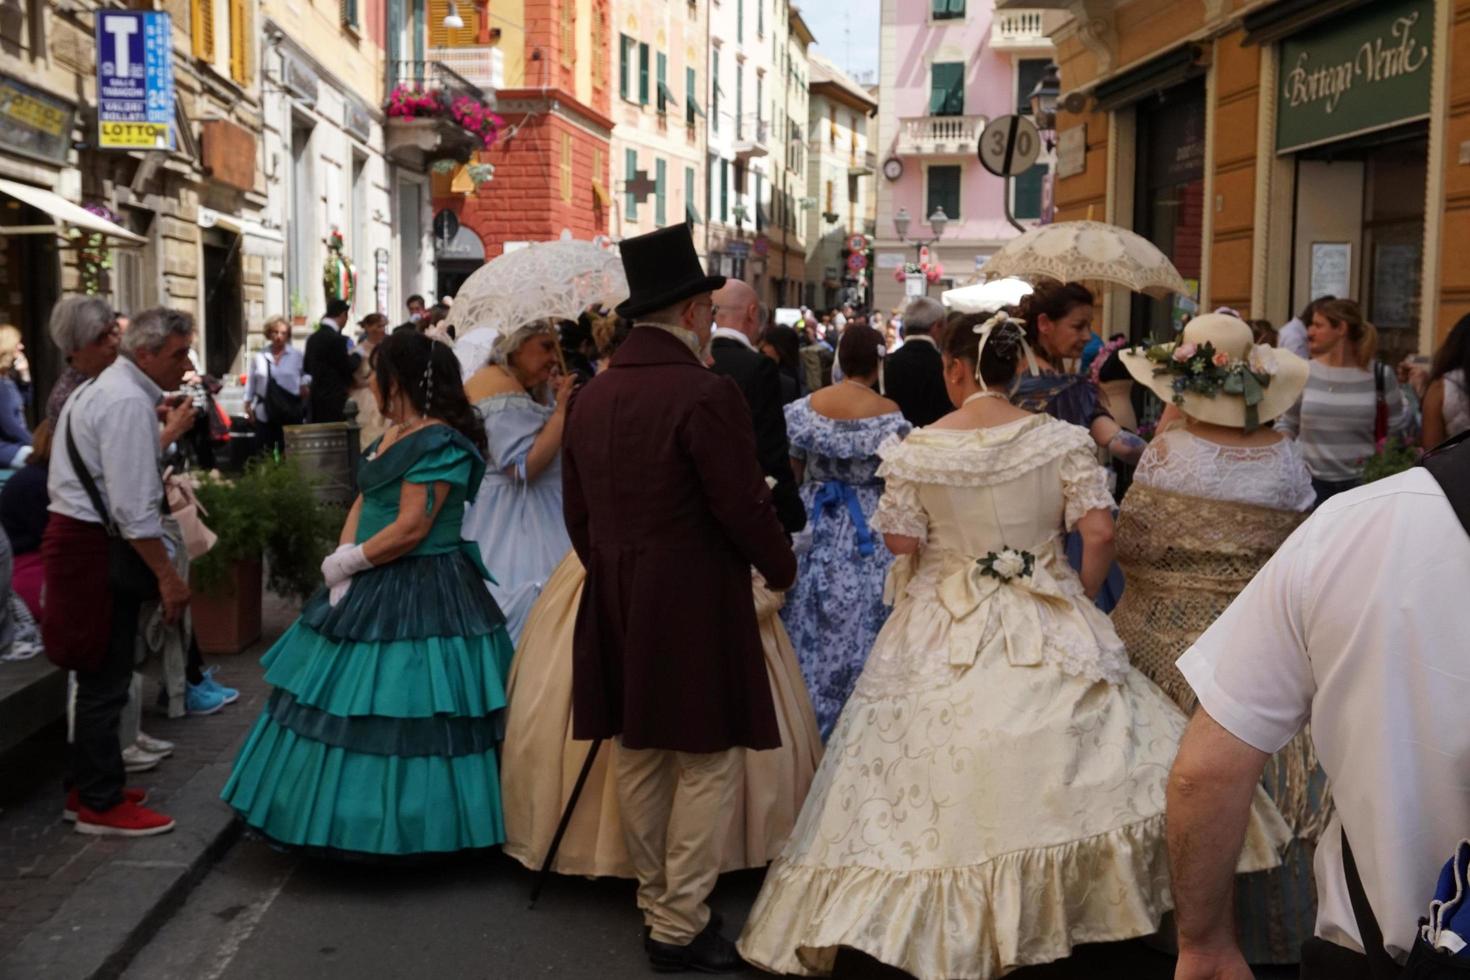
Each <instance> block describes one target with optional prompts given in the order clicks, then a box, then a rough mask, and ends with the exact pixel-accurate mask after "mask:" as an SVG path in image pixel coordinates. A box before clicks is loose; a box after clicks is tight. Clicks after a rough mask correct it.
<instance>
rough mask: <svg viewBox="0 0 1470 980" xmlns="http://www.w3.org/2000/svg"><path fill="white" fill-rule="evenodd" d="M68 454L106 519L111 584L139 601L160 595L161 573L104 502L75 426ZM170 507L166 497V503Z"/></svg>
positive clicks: (116, 591)
mask: <svg viewBox="0 0 1470 980" xmlns="http://www.w3.org/2000/svg"><path fill="white" fill-rule="evenodd" d="M66 454H67V456H68V457H69V458H70V459H71V467H72V469H73V470H75V471H76V474H77V479H78V480H80V481H81V483H82V489H83V490H86V491H87V499H88V500H90V501H91V502H92V507H93V509H94V510H96V511H97V515H98V517H100V518H101V520H102V526H103V528H105V529H106V530H107V585H108V588H110V589H111V590H112V591H113V594H115V595H121V596H124V597H126V598H129V599H134V600H137V601H139V602H148V601H150V600H153V599H157V598H158V597H159V592H158V576H157V575H154V574H153V569H151V568H149V567H148V563H147V562H146V561H144V560H143V556H142V555H140V554H138V549H136V548H134V547H133V546H132V544H130V543H129V542H128V539H127V538H124V537H123V536H122V531H121V530H120V529H119V528H118V526H117V522H115V521H114V520H113V519H112V514H111V513H110V512H109V511H108V510H107V506H106V505H105V504H103V502H102V493H101V491H99V490H98V489H97V481H95V480H93V479H92V474H91V473H90V472H88V470H87V465H86V464H85V463H83V462H82V454H81V453H80V452H78V451H77V442H76V440H75V439H73V438H72V434H71V425H70V424H68V425H67V427H66ZM162 506H164V507H167V506H168V501H167V498H166V497H165V499H164V502H163V505H162Z"/></svg>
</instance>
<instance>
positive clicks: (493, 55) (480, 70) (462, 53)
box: [434, 45, 505, 105]
mask: <svg viewBox="0 0 1470 980" xmlns="http://www.w3.org/2000/svg"><path fill="white" fill-rule="evenodd" d="M434 59H435V60H436V61H437V62H439V64H442V65H444V66H445V67H446V68H448V69H449V70H450V71H452V72H454V73H455V74H456V75H458V76H459V77H460V78H462V79H464V80H465V81H466V82H468V83H469V84H471V85H473V86H474V87H475V88H478V89H479V90H480V91H481V92H483V93H484V95H485V100H486V101H487V102H489V103H490V104H491V105H494V104H495V93H496V92H497V91H499V90H500V89H502V88H505V53H504V52H503V51H501V50H500V48H499V47H498V46H490V45H487V46H485V47H466V48H438V49H436V50H435V51H434Z"/></svg>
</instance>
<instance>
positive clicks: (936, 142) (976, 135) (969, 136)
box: [898, 116, 988, 156]
mask: <svg viewBox="0 0 1470 980" xmlns="http://www.w3.org/2000/svg"><path fill="white" fill-rule="evenodd" d="M987 121H988V119H987V117H985V116H917V117H910V118H908V119H902V120H900V121H899V130H898V152H899V154H900V155H903V156H963V155H966V154H970V153H974V152H975V149H976V147H977V146H978V145H979V141H980V134H981V133H983V132H984V131H985V123H986V122H987Z"/></svg>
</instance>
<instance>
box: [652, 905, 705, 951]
mask: <svg viewBox="0 0 1470 980" xmlns="http://www.w3.org/2000/svg"><path fill="white" fill-rule="evenodd" d="M723 928H725V917H724V916H723V915H721V914H720V913H718V912H716V911H715V910H714V909H710V911H709V922H707V923H706V924H705V927H704V929H705V931H706V932H719V931H720V930H721V929H723ZM662 945H668V944H667V943H664V944H662ZM643 952H645V953H647V954H648V955H650V956H652V955H653V927H652V926H644V927H643Z"/></svg>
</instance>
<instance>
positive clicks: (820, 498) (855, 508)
mask: <svg viewBox="0 0 1470 980" xmlns="http://www.w3.org/2000/svg"><path fill="white" fill-rule="evenodd" d="M912 428H913V427H912V426H911V425H910V424H909V423H908V422H907V421H906V420H905V419H904V417H903V415H901V414H900V413H898V412H892V413H890V414H888V415H878V416H875V417H873V418H866V419H829V418H827V417H826V416H825V415H821V414H819V413H817V412H815V411H813V410H812V407H811V397H810V396H808V397H806V398H802V399H799V400H798V401H794V402H792V403H791V404H790V405H787V406H786V433H787V436H788V438H789V439H790V441H791V456H792V458H793V459H799V460H803V461H804V462H805V464H806V475H805V481H804V482H803V484H802V486H801V500H802V503H804V504H805V505H806V511H807V529H808V530H807V532H806V533H807V534H809V535H810V540H811V544H810V547H808V548H805V549H803V551H802V553H801V554H800V555H799V557H798V571H797V576H796V584H795V585H793V586H792V587H791V591H789V592H787V593H786V604H785V605H784V606H783V607H782V609H781V620H782V622H783V623H784V624H785V626H786V632H787V633H788V634H789V635H790V637H791V644H792V646H794V647H795V648H796V659H797V660H798V661H799V662H800V663H801V673H802V676H803V678H804V679H805V680H806V687H807V692H808V693H809V694H810V695H811V698H812V707H813V708H815V709H816V712H817V725H818V727H819V728H820V730H821V734H822V740H823V741H826V739H827V736H828V735H829V734H830V733H831V731H832V726H834V725H835V724H837V716H838V715H840V714H841V713H842V706H843V705H844V704H846V703H847V697H848V695H849V694H851V693H852V689H853V686H854V685H856V684H857V680H858V675H859V674H861V673H862V670H863V664H864V663H865V662H866V661H867V659H868V651H869V650H870V649H871V648H872V646H873V641H874V639H876V638H877V636H878V630H879V629H881V628H882V627H883V621H884V620H886V619H887V618H888V607H887V606H886V605H884V604H883V580H884V578H885V577H886V576H887V574H888V566H889V565H890V564H892V562H893V554H892V553H891V552H890V551H889V550H888V549H887V548H886V547H885V546H884V544H883V537H882V535H880V534H877V533H876V532H874V531H873V530H872V529H871V528H869V526H868V521H869V520H870V519H871V518H872V516H873V511H874V510H875V509H876V508H877V506H878V498H879V497H881V496H882V495H883V480H882V479H881V478H880V477H879V476H878V464H879V462H880V460H879V459H878V447H879V446H880V445H882V444H883V443H884V442H885V441H886V440H888V439H891V438H895V437H897V438H902V437H904V436H906V435H908V433H909V431H910V429H912Z"/></svg>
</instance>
